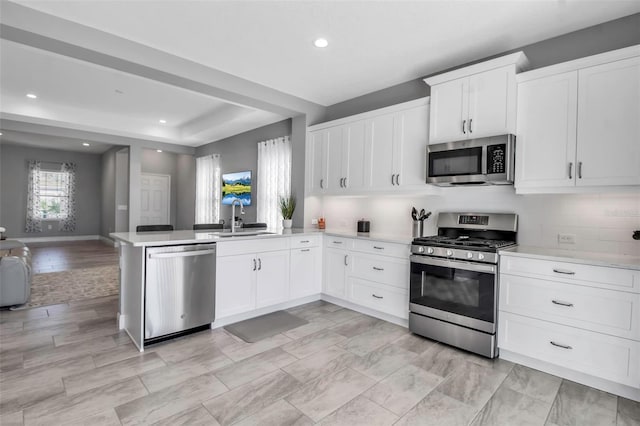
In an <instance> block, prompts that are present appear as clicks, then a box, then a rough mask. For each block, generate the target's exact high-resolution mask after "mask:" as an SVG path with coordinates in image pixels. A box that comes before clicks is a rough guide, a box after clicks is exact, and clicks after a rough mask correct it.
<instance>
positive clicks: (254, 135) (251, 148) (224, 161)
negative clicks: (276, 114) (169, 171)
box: [196, 119, 304, 226]
mask: <svg viewBox="0 0 640 426" xmlns="http://www.w3.org/2000/svg"><path fill="white" fill-rule="evenodd" d="M287 135H291V120H290V119H288V120H283V121H279V122H277V123H274V124H270V125H268V126H264V127H260V128H258V129H254V130H251V131H248V132H245V133H240V134H239V135H235V136H231V137H229V138H226V139H222V140H220V141H217V142H212V143H210V144H207V145H203V146H200V147H198V148H196V157H202V156H204V155H209V154H220V155H221V158H220V164H221V166H220V169H221V172H222V173H229V172H242V171H245V170H251V179H252V182H251V186H252V189H251V190H252V194H251V205H250V206H247V207H245V209H244V210H245V215H244V218H243V220H244V221H245V222H255V221H256V215H257V210H256V200H257V199H258V198H257V188H258V182H257V178H258V142H261V141H264V140H268V139H275V138H280V137H283V136H287ZM299 144H302V146H303V152H304V139H302V140H301V141H294V140H293V138H292V145H293V146H295V145H299ZM296 149H297V148H294V149H293V150H294V151H295V150H296ZM294 171H295V174H294ZM296 180H302V181H303V182H304V156H303V158H302V165H301V166H300V165H294V166H293V167H292V176H291V181H292V182H295V181H296ZM297 195H298V198H299V199H300V200H301V201H302V200H303V197H304V194H303V193H300V194H297ZM299 204H300V207H299V208H300V210H301V211H302V210H303V208H302V202H301V203H299ZM220 218H221V219H224V221H225V223H229V219H230V218H231V206H222V207H221V209H220ZM300 224H302V222H300ZM294 226H296V223H294Z"/></svg>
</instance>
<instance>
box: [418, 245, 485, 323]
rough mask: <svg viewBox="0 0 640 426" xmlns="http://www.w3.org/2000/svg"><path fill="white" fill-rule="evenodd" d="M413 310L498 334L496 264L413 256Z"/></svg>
mask: <svg viewBox="0 0 640 426" xmlns="http://www.w3.org/2000/svg"><path fill="white" fill-rule="evenodd" d="M410 259H411V278H410V284H409V288H410V289H409V310H410V311H411V312H413V313H416V314H420V315H426V316H429V317H432V318H437V319H440V320H443V321H447V322H451V323H454V324H458V325H462V326H465V327H469V328H473V329H475V330H480V331H484V332H486V333H495V331H496V303H497V285H496V283H497V280H496V265H489V264H478V263H472V262H464V261H458V260H448V259H439V258H432V257H427V256H419V255H413V256H411V258H410Z"/></svg>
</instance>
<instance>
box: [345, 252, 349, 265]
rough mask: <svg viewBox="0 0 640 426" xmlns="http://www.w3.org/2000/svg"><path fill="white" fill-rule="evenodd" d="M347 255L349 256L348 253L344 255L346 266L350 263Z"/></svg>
mask: <svg viewBox="0 0 640 426" xmlns="http://www.w3.org/2000/svg"><path fill="white" fill-rule="evenodd" d="M347 257H349V255H348V254H345V255H344V266H349V263H348V262H347Z"/></svg>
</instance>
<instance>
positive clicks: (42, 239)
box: [7, 235, 103, 244]
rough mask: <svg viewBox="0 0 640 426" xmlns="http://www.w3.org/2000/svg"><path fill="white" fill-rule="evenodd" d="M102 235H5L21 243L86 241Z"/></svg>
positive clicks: (97, 238) (98, 238) (99, 237)
mask: <svg viewBox="0 0 640 426" xmlns="http://www.w3.org/2000/svg"><path fill="white" fill-rule="evenodd" d="M102 238H103V237H101V236H100V235H74V236H68V237H67V236H56V237H15V238H11V237H7V239H9V240H18V241H21V242H23V243H25V244H26V243H46V242H54V241H87V240H100V239H102Z"/></svg>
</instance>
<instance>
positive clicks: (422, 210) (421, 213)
mask: <svg viewBox="0 0 640 426" xmlns="http://www.w3.org/2000/svg"><path fill="white" fill-rule="evenodd" d="M424 214H425V211H424V209H421V210H420V215H419V216H418V220H424V219H423V218H424Z"/></svg>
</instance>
